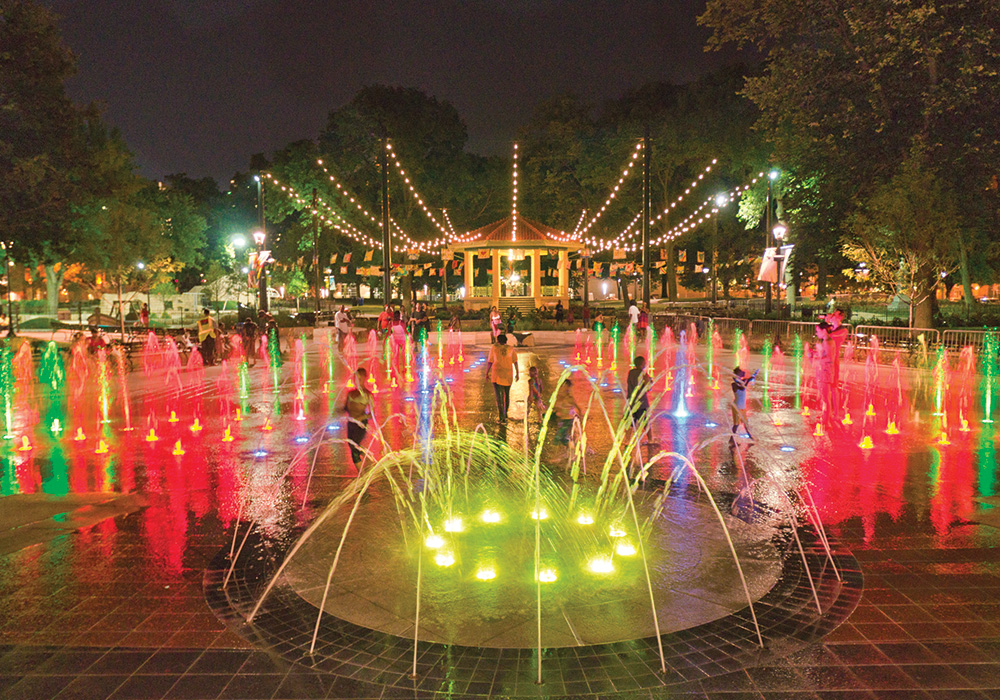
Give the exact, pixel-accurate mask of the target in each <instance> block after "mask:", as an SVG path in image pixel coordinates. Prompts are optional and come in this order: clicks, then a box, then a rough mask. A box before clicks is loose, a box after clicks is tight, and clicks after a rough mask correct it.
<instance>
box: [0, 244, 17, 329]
mask: <svg viewBox="0 0 1000 700" xmlns="http://www.w3.org/2000/svg"><path fill="white" fill-rule="evenodd" d="M11 245H12V244H11V243H7V242H6V241H0V247H3V266H4V268H5V270H6V273H7V337H8V338H13V337H14V336H15V333H14V304H13V302H12V301H11V294H12V292H13V291H14V277H13V275H12V274H11V269H10V268H11V267H13V265H14V261H13V260H11V259H10V246H11Z"/></svg>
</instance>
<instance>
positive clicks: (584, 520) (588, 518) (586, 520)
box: [576, 513, 594, 525]
mask: <svg viewBox="0 0 1000 700" xmlns="http://www.w3.org/2000/svg"><path fill="white" fill-rule="evenodd" d="M576 522H578V523H580V524H581V525H593V524H594V516H592V515H589V514H587V513H581V514H580V516H579V517H578V518H577V519H576Z"/></svg>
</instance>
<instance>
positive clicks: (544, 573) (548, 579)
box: [538, 569, 558, 583]
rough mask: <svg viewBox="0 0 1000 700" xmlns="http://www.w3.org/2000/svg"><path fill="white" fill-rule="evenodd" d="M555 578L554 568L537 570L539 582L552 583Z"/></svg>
mask: <svg viewBox="0 0 1000 700" xmlns="http://www.w3.org/2000/svg"><path fill="white" fill-rule="evenodd" d="M557 578H558V576H556V570H555V569H542V570H541V571H539V572H538V580H539V582H541V583H553V582H554V581H555V580H556V579H557Z"/></svg>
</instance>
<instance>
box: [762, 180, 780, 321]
mask: <svg viewBox="0 0 1000 700" xmlns="http://www.w3.org/2000/svg"><path fill="white" fill-rule="evenodd" d="M780 174H781V173H779V172H778V171H777V170H772V171H771V172H769V173H768V174H767V212H766V213H765V223H764V247H765V248H770V247H771V186H772V184H773V183H774V181H775V180H777V179H778V176H779V175H780ZM764 285H765V286H764V313H766V314H769V313H771V282H770V280H768V281H767V282H765V283H764Z"/></svg>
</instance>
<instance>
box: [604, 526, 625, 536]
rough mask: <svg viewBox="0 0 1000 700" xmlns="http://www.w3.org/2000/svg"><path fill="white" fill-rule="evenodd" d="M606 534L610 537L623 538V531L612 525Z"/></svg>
mask: <svg viewBox="0 0 1000 700" xmlns="http://www.w3.org/2000/svg"><path fill="white" fill-rule="evenodd" d="M608 534H609V535H611V536H612V537H624V536H625V531H624V530H622V529H621V528H620V527H618V526H617V525H612V526H611V527H610V528H609V529H608Z"/></svg>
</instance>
